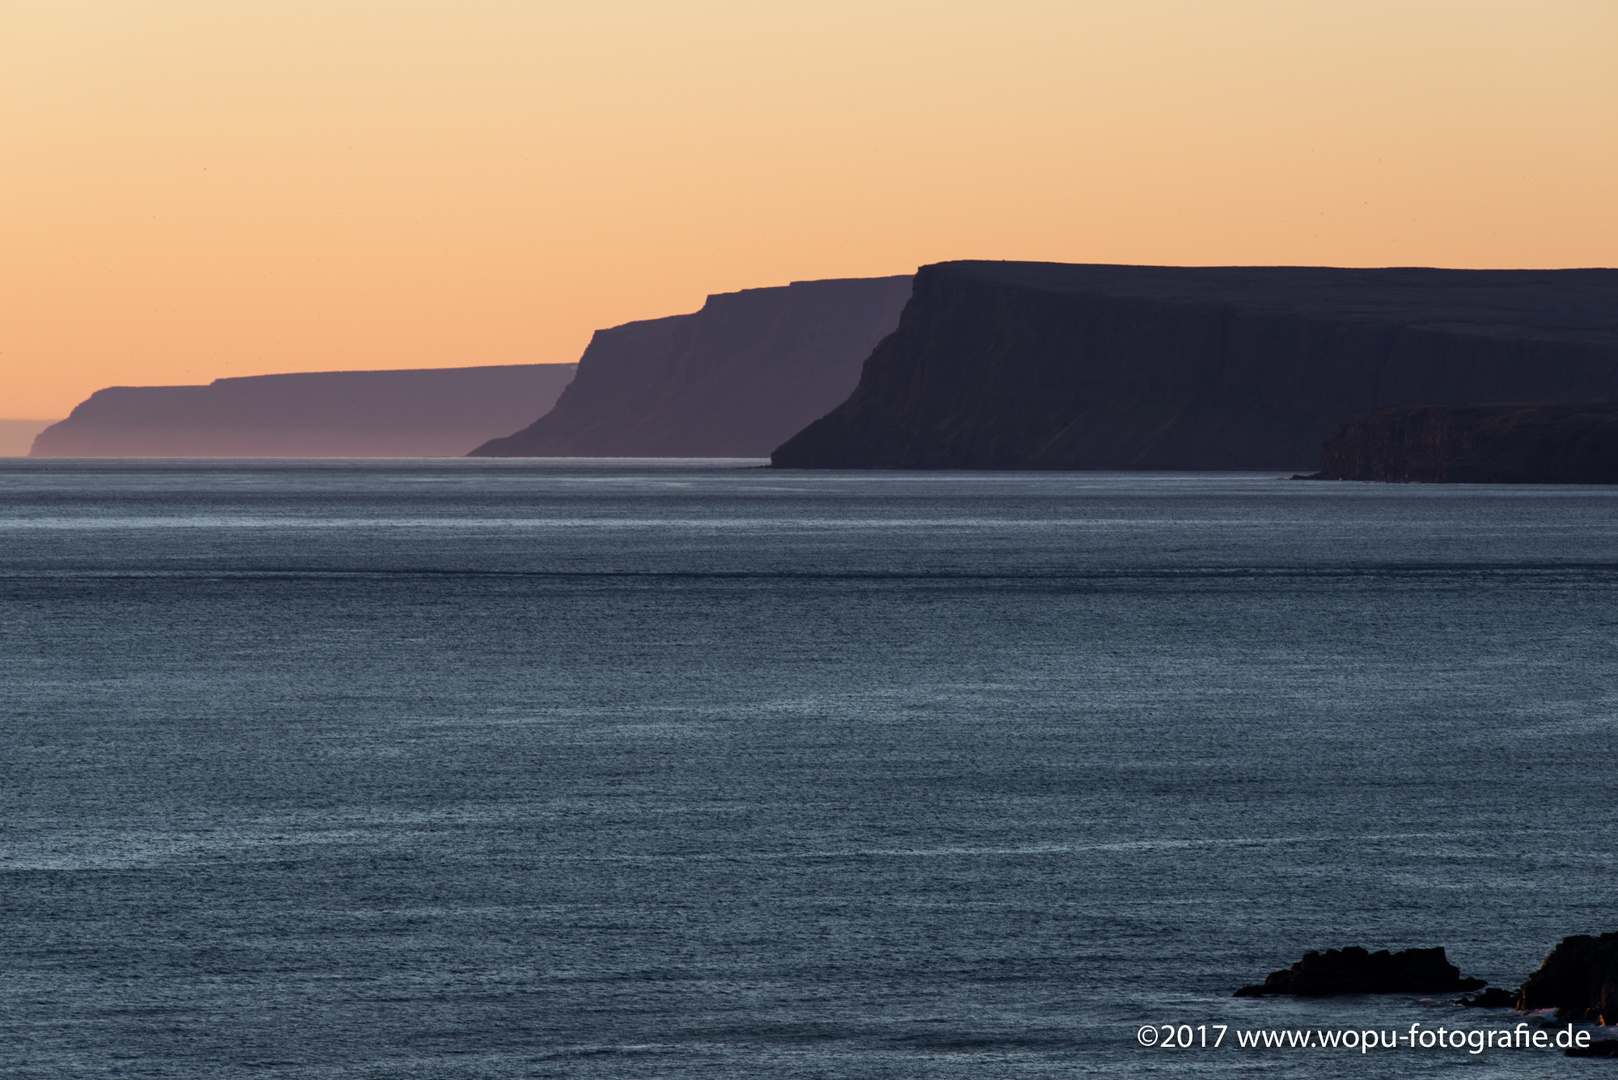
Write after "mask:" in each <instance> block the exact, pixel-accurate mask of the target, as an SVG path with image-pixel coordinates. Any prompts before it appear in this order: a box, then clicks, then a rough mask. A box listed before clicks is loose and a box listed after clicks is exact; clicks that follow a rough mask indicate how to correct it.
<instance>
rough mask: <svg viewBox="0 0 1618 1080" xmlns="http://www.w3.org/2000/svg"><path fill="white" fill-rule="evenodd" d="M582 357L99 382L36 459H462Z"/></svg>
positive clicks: (555, 387) (552, 389)
mask: <svg viewBox="0 0 1618 1080" xmlns="http://www.w3.org/2000/svg"><path fill="white" fill-rule="evenodd" d="M575 366H576V365H574V364H511V365H502V366H498V367H466V368H426V369H417V370H411V371H324V372H307V373H302V374H294V375H258V376H253V377H249V378H240V379H215V380H214V381H213V382H211V383H209V384H208V385H207V386H115V387H112V388H110V389H107V390H97V391H96V392H95V393H94V394H92V395H90V397H89V398H88V399H87V400H85V401H84V402H82V403H81V404H80V405H79V406H78V407H77V408H75V409H74V410H73V412H72V414H71V415H70V416H69V417H68V418H67V419H66V420H63V421H61V422H60V423H57V424H53V425H51V426H50V427H48V428H46V429H45V430H44V431H42V432H40V433H39V435H38V436H37V437H36V438H35V439H34V446H33V451H32V454H31V456H33V457H460V456H462V455H463V454H465V453H466V452H467V451H468V450H470V449H471V448H473V447H474V446H477V445H478V444H479V443H481V442H482V441H484V440H485V439H487V438H489V437H490V436H491V435H494V434H496V433H498V432H501V431H510V430H511V428H512V426H513V425H515V424H519V423H522V422H523V420H525V419H527V418H529V417H532V416H533V415H534V413H536V412H539V411H543V410H544V409H547V408H549V407H550V406H551V404H552V403H553V402H555V401H556V398H557V396H558V395H560V394H561V392H562V389H563V388H564V387H565V386H566V385H567V384H568V382H569V381H570V380H571V379H572V378H573V371H574V368H575Z"/></svg>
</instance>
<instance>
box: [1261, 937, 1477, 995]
mask: <svg viewBox="0 0 1618 1080" xmlns="http://www.w3.org/2000/svg"><path fill="white" fill-rule="evenodd" d="M1484 985H1485V983H1484V981H1483V980H1482V979H1463V978H1461V970H1460V969H1459V968H1457V967H1456V966H1455V965H1454V964H1452V963H1450V962H1449V961H1448V960H1447V959H1446V958H1445V956H1444V950H1443V949H1442V948H1434V949H1404V950H1402V951H1400V952H1396V953H1389V952H1388V951H1387V950H1386V949H1383V950H1381V951H1380V952H1367V951H1366V950H1364V949H1360V948H1353V947H1351V948H1347V949H1343V950H1340V951H1339V950H1337V949H1328V950H1326V951H1325V952H1323V953H1318V952H1309V953H1304V954H1303V959H1302V960H1300V961H1298V962H1297V963H1296V964H1293V965H1292V966H1291V967H1290V968H1287V969H1286V970H1284V971H1273V972H1271V973H1270V975H1269V977H1268V978H1266V979H1265V980H1264V982H1263V983H1261V984H1259V985H1256V986H1244V987H1242V988H1241V989H1240V990H1238V991H1236V993H1235V996H1236V997H1263V996H1265V995H1267V994H1291V995H1295V996H1298V997H1335V996H1337V995H1339V994H1448V993H1456V992H1462V991H1467V990H1478V989H1481V988H1482V987H1483V986H1484Z"/></svg>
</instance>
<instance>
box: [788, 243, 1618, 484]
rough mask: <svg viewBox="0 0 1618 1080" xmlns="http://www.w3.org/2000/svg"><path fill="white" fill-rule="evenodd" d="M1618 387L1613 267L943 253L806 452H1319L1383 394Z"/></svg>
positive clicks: (1594, 395)
mask: <svg viewBox="0 0 1618 1080" xmlns="http://www.w3.org/2000/svg"><path fill="white" fill-rule="evenodd" d="M1614 396H1618V270H1603V269H1595V270H1435V269H1421V268H1406V269H1381V270H1350V269H1333V268H1325V267H1210V268H1181V267H1151V266H1070V265H1062V264H1055V263H987V262H957V263H940V264H937V265H934V266H926V267H923V268H922V269H921V270H920V271H919V272H918V273H917V275H916V281H915V288H914V294H913V296H912V298H911V301H910V303H909V304H908V305H907V306H906V308H905V310H904V313H903V315H902V316H901V318H900V320H899V328H898V330H897V332H895V333H894V334H893V335H892V336H891V337H889V338H887V339H886V340H884V341H883V342H882V343H881V344H880V345H879V346H877V348H876V349H875V351H874V352H873V353H872V354H871V356H870V358H869V359H868V360H867V361H866V364H865V368H864V371H863V373H862V375H861V377H860V383H859V386H858V388H857V389H856V390H855V391H854V393H853V394H852V395H851V396H850V397H849V398H848V400H847V401H845V402H843V403H842V404H841V405H839V406H838V407H837V408H836V409H834V410H832V411H831V412H830V413H829V414H827V415H826V416H824V417H823V418H821V419H819V420H817V421H815V422H814V423H813V424H810V425H809V426H808V427H806V428H805V429H804V430H803V431H801V432H799V433H798V434H797V435H795V436H794V437H793V438H791V439H790V440H788V441H787V442H786V443H785V444H783V445H782V446H781V447H779V448H778V449H777V450H776V452H775V453H774V454H773V455H772V461H773V462H774V464H776V465H778V466H788V467H801V468H1004V469H1057V468H1060V469H1068V468H1114V469H1258V468H1263V469H1286V470H1298V471H1303V470H1312V469H1314V468H1316V467H1318V462H1319V460H1320V446H1321V442H1322V440H1324V439H1325V438H1326V436H1327V435H1329V434H1331V432H1332V431H1333V429H1335V428H1336V427H1337V426H1338V425H1339V424H1341V423H1342V422H1343V421H1344V420H1346V419H1348V418H1349V417H1351V416H1355V415H1358V414H1361V413H1367V412H1371V411H1372V410H1374V409H1378V408H1381V407H1383V406H1387V405H1397V404H1429V405H1431V404H1470V403H1478V402H1498V401H1514V402H1549V401H1559V402H1570V401H1595V400H1605V399H1608V398H1611V397H1614Z"/></svg>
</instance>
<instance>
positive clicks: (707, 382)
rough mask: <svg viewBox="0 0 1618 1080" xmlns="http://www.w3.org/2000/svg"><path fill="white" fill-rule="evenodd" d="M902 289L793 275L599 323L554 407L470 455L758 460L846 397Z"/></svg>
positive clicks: (901, 300) (893, 280)
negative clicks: (603, 326)
mask: <svg viewBox="0 0 1618 1080" xmlns="http://www.w3.org/2000/svg"><path fill="white" fill-rule="evenodd" d="M909 296H910V278H909V276H902V277H886V278H843V279H835V280H828V281H795V282H793V283H792V284H790V285H783V286H779V287H776V288H766V289H745V290H743V291H741V292H733V293H718V294H716V295H713V296H710V297H708V300H707V302H706V303H705V304H703V305H702V309H701V310H700V311H696V312H693V313H692V314H689V315H672V316H669V317H668V318H663V319H647V320H643V321H640V322H632V323H625V324H624V325H622V326H615V327H613V328H611V329H610V330H597V331H596V333H595V336H594V337H593V338H592V339H591V341H590V345H589V347H588V348H587V349H586V350H585V352H584V355H583V357H581V358H580V360H579V373H578V377H577V378H575V379H574V380H573V382H572V384H571V385H569V386H568V388H567V390H566V391H564V392H563V394H562V396H561V398H560V399H559V400H558V401H557V402H556V407H555V408H554V409H552V410H550V412H549V413H547V414H545V415H543V416H541V417H540V418H539V419H538V420H537V421H535V422H534V423H532V424H530V425H529V426H528V427H526V428H524V429H523V430H521V431H519V432H517V433H516V434H515V435H511V436H509V437H507V438H502V439H493V440H491V441H490V442H488V443H485V444H484V445H482V446H480V447H478V448H477V449H476V450H475V451H473V455H474V456H478V457H764V456H766V455H767V454H769V452H770V451H771V450H772V449H774V448H775V447H776V446H777V445H779V444H780V442H781V441H782V440H783V439H785V438H786V437H787V436H789V435H791V434H792V433H793V432H795V431H797V430H799V429H800V428H802V427H803V426H804V425H805V424H807V423H809V422H810V421H811V420H814V419H815V418H816V417H818V416H821V415H823V414H825V413H826V411H827V410H829V409H831V408H832V407H833V406H834V405H836V404H837V403H838V402H840V401H842V400H843V399H844V398H846V397H847V396H848V394H849V392H850V391H851V390H853V389H854V386H855V384H856V383H858V382H859V377H860V365H861V363H863V362H864V360H865V358H866V357H867V356H868V355H870V352H871V349H872V347H873V346H875V345H876V343H877V342H878V341H879V340H881V339H882V337H883V336H885V335H886V334H888V333H890V332H891V331H892V330H893V328H894V326H895V325H896V324H897V322H898V318H899V311H900V309H901V308H903V307H904V304H905V301H906V299H908V297H909ZM531 418H532V417H530V419H531Z"/></svg>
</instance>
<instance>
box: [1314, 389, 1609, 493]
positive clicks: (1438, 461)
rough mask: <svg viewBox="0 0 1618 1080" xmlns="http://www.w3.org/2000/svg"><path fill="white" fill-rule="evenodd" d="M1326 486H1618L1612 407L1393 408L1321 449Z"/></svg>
mask: <svg viewBox="0 0 1618 1080" xmlns="http://www.w3.org/2000/svg"><path fill="white" fill-rule="evenodd" d="M1320 469H1321V471H1320V473H1319V474H1318V475H1319V477H1320V478H1321V479H1324V480H1395V481H1408V480H1414V481H1429V482H1438V483H1473V484H1618V404H1607V403H1593V404H1572V405H1396V406H1392V407H1390V408H1386V409H1378V410H1377V411H1376V412H1374V413H1370V414H1368V415H1366V416H1356V417H1353V418H1352V419H1350V420H1348V421H1346V422H1345V423H1344V424H1343V425H1342V426H1341V427H1339V428H1338V429H1337V430H1336V431H1335V432H1333V433H1332V435H1331V437H1330V438H1328V439H1327V440H1326V443H1325V445H1324V446H1323V447H1321V451H1320Z"/></svg>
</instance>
